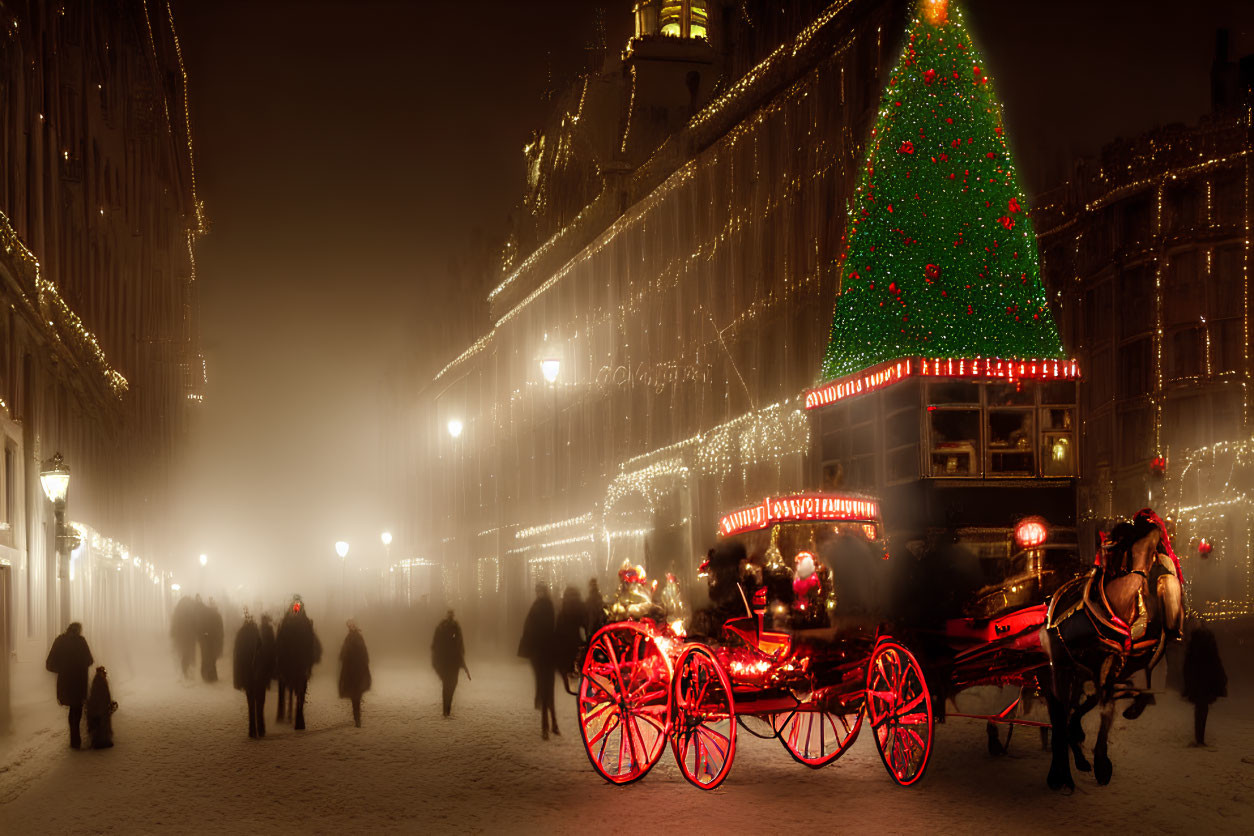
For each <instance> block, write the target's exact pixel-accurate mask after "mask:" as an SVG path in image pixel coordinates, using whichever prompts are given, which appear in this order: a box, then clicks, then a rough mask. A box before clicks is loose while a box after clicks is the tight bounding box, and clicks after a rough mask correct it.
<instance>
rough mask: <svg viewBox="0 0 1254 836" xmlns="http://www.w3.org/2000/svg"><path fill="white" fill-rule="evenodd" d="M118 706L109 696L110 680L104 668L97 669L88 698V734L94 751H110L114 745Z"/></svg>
mask: <svg viewBox="0 0 1254 836" xmlns="http://www.w3.org/2000/svg"><path fill="white" fill-rule="evenodd" d="M117 710H118V704H117V703H115V702H114V701H113V697H112V696H111V695H110V694H109V678H108V673H107V671H105V669H104V666H103V665H101V666H99V667H97V668H96V676H95V677H94V678H93V679H92V681H91V694H90V696H88V697H87V711H86V714H87V734H88V736H89V737H90V738H91V747H92V748H93V749H108V748H109V747H111V746H112V745H113V712H115V711H117Z"/></svg>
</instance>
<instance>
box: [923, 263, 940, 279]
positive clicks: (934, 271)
mask: <svg viewBox="0 0 1254 836" xmlns="http://www.w3.org/2000/svg"><path fill="white" fill-rule="evenodd" d="M940 274H941V269H940V267H939V266H938V265H936V264H929V265H927V266H926V267H924V268H923V275H924V276H926V277H927V280H928V281H935V280H936V279H939V278H940Z"/></svg>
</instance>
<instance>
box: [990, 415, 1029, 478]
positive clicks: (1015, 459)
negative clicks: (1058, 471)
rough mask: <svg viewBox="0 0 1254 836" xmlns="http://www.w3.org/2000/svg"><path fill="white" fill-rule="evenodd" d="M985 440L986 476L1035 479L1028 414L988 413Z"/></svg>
mask: <svg viewBox="0 0 1254 836" xmlns="http://www.w3.org/2000/svg"><path fill="white" fill-rule="evenodd" d="M987 437H988V473H989V475H990V476H991V475H994V474H997V475H1002V476H1007V475H1014V476H1035V475H1036V451H1035V445H1034V444H1033V440H1034V439H1035V437H1036V434H1035V432H1033V426H1032V412H1031V410H1027V409H990V410H989V411H988V429H987Z"/></svg>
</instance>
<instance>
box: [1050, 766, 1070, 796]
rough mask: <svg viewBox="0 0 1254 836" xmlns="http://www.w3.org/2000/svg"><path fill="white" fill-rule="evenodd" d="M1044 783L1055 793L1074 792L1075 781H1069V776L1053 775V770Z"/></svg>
mask: <svg viewBox="0 0 1254 836" xmlns="http://www.w3.org/2000/svg"><path fill="white" fill-rule="evenodd" d="M1046 783H1047V784H1049V788H1050V789H1051V790H1053V791H1055V792H1057V791H1059V790H1067V791H1068V792H1074V791H1075V781H1072V780H1071V776H1070V775H1055V774H1054V772H1053V770H1051V771H1050V773H1049V778H1048V779H1046Z"/></svg>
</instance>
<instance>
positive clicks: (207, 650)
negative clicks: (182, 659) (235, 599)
mask: <svg viewBox="0 0 1254 836" xmlns="http://www.w3.org/2000/svg"><path fill="white" fill-rule="evenodd" d="M200 618H201V621H200V678H201V679H203V680H204V681H205V682H217V681H218V658H219V657H220V656H222V645H223V628H222V614H221V613H220V612H218V605H217V604H215V603H214V602H213V599H212V598H210V599H209V605H208V606H207V607H205V608H204V609H203V610H201V614H200Z"/></svg>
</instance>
